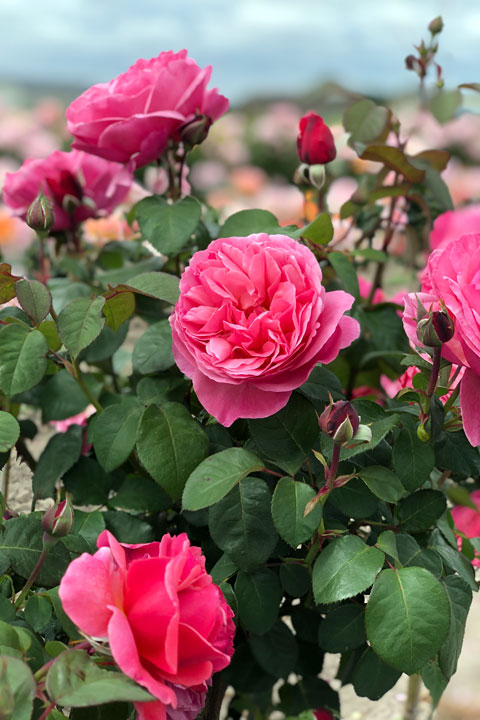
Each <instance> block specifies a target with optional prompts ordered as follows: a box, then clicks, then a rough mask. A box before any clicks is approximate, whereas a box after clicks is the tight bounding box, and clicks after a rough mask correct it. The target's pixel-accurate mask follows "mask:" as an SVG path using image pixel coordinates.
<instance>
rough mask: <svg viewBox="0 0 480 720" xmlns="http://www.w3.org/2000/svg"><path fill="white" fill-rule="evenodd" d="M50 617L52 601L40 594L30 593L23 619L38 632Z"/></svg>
mask: <svg viewBox="0 0 480 720" xmlns="http://www.w3.org/2000/svg"><path fill="white" fill-rule="evenodd" d="M51 617H52V603H51V602H50V601H49V600H47V598H46V597H42V596H41V595H32V596H31V597H29V598H28V600H27V603H26V605H25V620H26V621H27V622H28V624H29V625H31V626H32V628H33V629H34V630H35V632H40V630H42V628H44V627H45V625H46V624H47V623H48V622H49V621H50V618H51Z"/></svg>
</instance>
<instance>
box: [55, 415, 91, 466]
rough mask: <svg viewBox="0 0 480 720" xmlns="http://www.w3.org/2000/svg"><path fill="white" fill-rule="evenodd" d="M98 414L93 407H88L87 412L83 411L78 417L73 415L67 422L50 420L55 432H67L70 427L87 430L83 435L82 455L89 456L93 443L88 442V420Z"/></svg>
mask: <svg viewBox="0 0 480 720" xmlns="http://www.w3.org/2000/svg"><path fill="white" fill-rule="evenodd" d="M95 413H96V410H95V408H94V406H93V405H87V407H86V408H85V410H82V412H80V413H78V415H72V416H71V417H69V418H66V420H50V425H53V427H54V428H55V430H56V431H57V432H59V433H60V432H67V430H68V428H69V427H70V425H80V426H81V427H84V428H85V432H84V433H83V441H82V455H88V453H89V452H90V450H91V449H92V445H91V443H88V442H87V430H86V425H87V420H88V418H89V417H90V416H91V415H94V414H95Z"/></svg>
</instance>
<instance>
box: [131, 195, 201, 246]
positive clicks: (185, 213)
mask: <svg viewBox="0 0 480 720" xmlns="http://www.w3.org/2000/svg"><path fill="white" fill-rule="evenodd" d="M201 213H202V209H201V206H200V203H199V202H198V201H197V200H195V198H193V197H190V196H187V197H184V198H182V199H181V200H179V201H178V202H176V203H174V204H173V205H170V204H169V203H167V201H166V200H164V199H163V198H161V197H158V196H153V197H147V198H145V199H144V200H141V201H140V202H139V203H138V204H137V206H136V216H137V220H138V224H139V225H140V230H141V231H142V235H143V237H144V238H145V240H148V242H149V243H151V244H152V245H153V247H154V248H155V249H156V250H158V251H159V252H161V253H162V254H163V255H177V253H179V252H180V250H182V248H184V247H185V245H186V244H187V242H188V241H189V239H190V237H191V235H192V233H193V232H194V230H195V228H196V227H197V224H198V221H199V220H200V216H201Z"/></svg>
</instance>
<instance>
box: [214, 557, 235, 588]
mask: <svg viewBox="0 0 480 720" xmlns="http://www.w3.org/2000/svg"><path fill="white" fill-rule="evenodd" d="M237 570H238V568H237V566H236V565H235V563H234V562H233V560H231V559H230V558H229V557H228V555H225V553H224V554H223V555H222V557H221V558H220V560H217V562H216V563H215V565H214V566H213V568H212V569H211V570H210V575H211V576H212V580H213V582H214V583H215V584H216V585H220V583H222V582H224V581H225V580H228V579H229V578H231V577H232V575H235V573H236V572H237Z"/></svg>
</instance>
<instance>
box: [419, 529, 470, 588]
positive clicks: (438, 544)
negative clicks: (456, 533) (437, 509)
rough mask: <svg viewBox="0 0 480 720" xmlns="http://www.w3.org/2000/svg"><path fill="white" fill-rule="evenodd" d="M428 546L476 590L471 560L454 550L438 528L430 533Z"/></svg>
mask: <svg viewBox="0 0 480 720" xmlns="http://www.w3.org/2000/svg"><path fill="white" fill-rule="evenodd" d="M428 547H429V548H431V549H432V550H435V551H436V552H437V553H438V554H439V555H440V556H441V558H442V560H443V561H444V563H445V564H446V565H447V566H448V567H449V568H451V569H452V570H455V572H457V573H458V574H459V575H460V577H462V578H463V579H464V580H465V582H466V583H467V584H468V585H469V587H471V588H472V590H473V591H474V592H477V590H478V586H477V583H476V582H475V575H474V572H473V569H472V564H471V562H469V561H468V560H467V558H466V557H465V555H462V554H461V553H459V552H458V551H457V550H454V549H453V548H452V546H451V545H449V544H448V543H447V542H446V541H445V540H444V539H443V537H442V535H441V533H440V530H438V529H437V528H435V530H433V532H432V533H431V535H430V540H429V542H428Z"/></svg>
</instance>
